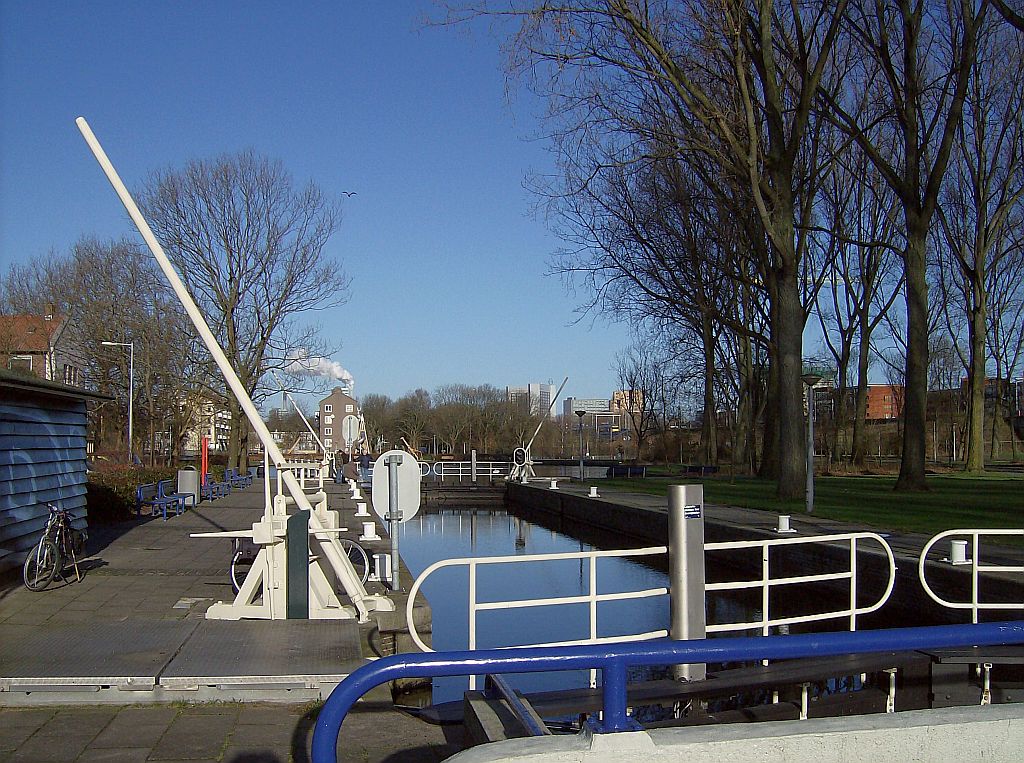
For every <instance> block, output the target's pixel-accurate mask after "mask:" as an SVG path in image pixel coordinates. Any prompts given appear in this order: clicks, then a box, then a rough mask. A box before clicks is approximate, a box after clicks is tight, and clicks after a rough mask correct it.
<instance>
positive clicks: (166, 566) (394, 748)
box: [0, 485, 461, 763]
mask: <svg viewBox="0 0 1024 763" xmlns="http://www.w3.org/2000/svg"><path fill="white" fill-rule="evenodd" d="M329 492H335V487H334V486H333V485H331V486H329ZM331 505H332V508H333V507H336V506H337V503H336V501H335V500H334V499H333V498H332V501H331ZM262 506H263V494H262V485H254V486H253V487H250V488H248V489H246V490H241V491H234V492H232V494H231V496H229V497H227V498H222V499H220V500H218V501H215V502H204V503H202V504H200V505H199V507H198V508H197V509H195V510H189V511H187V512H186V513H185V514H183V515H181V516H179V517H171V518H170V519H169V520H168V521H167V522H164V521H162V520H160V519H150V518H148V517H143V518H142V519H139V520H133V521H131V522H124V523H119V524H118V525H114V526H111V527H99V528H93V529H92V532H91V536H92V537H90V541H89V546H88V547H87V551H88V554H89V555H88V556H87V557H86V558H85V559H83V560H82V561H81V566H82V568H83V570H84V572H85V575H84V579H83V580H82V581H80V582H78V581H74V577H73V576H72V578H71V580H72V581H74V582H66V583H61V582H60V581H57V582H55V583H54V584H52V585H51V587H49V588H47V589H46V590H44V591H42V592H39V593H33V592H31V591H28V590H26V589H25V588H24V587H23V586H22V585H21V581H20V578H18V579H7V580H5V581H2V582H0V681H3V679H4V676H18V675H26V673H25V665H24V663H25V662H28V661H31V660H26V658H25V655H26V654H33V655H34V652H33V650H32V649H31V647H32V645H33V644H36V645H38V648H36V649H35V652H42V654H39V657H41V658H42V659H41V660H40V662H42V663H43V664H44V666H45V664H46V663H51V664H53V665H55V666H57V667H56V668H55V670H54V671H51V673H50V674H47V673H45V672H44V673H42V675H51V674H56V675H61V676H67V675H72V676H74V675H83V676H90V675H97V671H99V673H98V674H99V675H115V676H117V675H125V674H124V673H118V672H117V670H118V669H120V668H116V669H115V668H113V667H111V666H114V665H118V666H122V665H125V664H126V663H127V667H126V668H125V669H126V670H127V669H131V670H135V671H137V672H139V671H141V672H142V673H143V674H145V672H146V670H149V669H150V668H152V665H153V664H155V665H156V666H157V671H158V672H164V673H165V674H166V672H167V669H168V665H173V662H171V663H169V662H168V660H172V661H173V660H174V659H177V658H180V657H182V656H187V655H186V654H185V653H186V652H187V649H188V647H189V646H193V645H195V644H196V643H197V639H196V638H195V636H193V635H191V634H193V633H194V632H195V633H198V631H194V630H193V628H202V627H206V626H228V627H233V628H234V630H238V631H249V630H253V629H256V630H255V631H253V632H254V633H256V637H257V638H259V634H258V632H256V631H258V629H259V628H260V627H269V628H272V629H273V631H274V633H272V634H270V636H275V635H276V637H278V639H279V637H280V635H281V634H280V633H277V631H280V630H281V629H285V630H286V631H287V634H286V635H288V636H289V638H290V637H291V634H293V633H294V632H295V626H298V628H299V630H300V631H307V630H308V631H309V632H308V634H307V633H301V634H300V635H301V636H304V637H305V636H308V637H310V638H315V637H316V636H317V634H316V633H315V631H317V630H319V631H320V633H321V634H322V633H323V631H324V628H323V627H322V626H326V627H327V629H329V630H330V629H332V628H335V629H337V633H339V634H340V633H341V632H342V631H343V630H345V628H344V627H343V623H345V622H346V621H322V620H321V621H277V622H267V621H240V622H237V623H230V622H225V621H207V620H205V612H206V609H207V608H208V607H209V606H210V604H212V603H213V602H214V601H218V600H223V601H230V600H231V599H232V598H233V594H232V591H231V586H230V584H229V581H228V577H227V570H228V564H229V560H230V540H227V539H220V538H217V539H198V538H190V537H188V536H189V533H192V532H203V531H218V530H229V529H244V528H248V527H250V526H251V525H252V523H253V522H254V521H256V520H257V519H258V517H259V515H260V514H261V512H262ZM352 511H353V512H354V511H355V508H354V504H353V506H352ZM347 524H348V525H349V526H350V527H351V528H353V531H352V532H350V533H349V535H351V536H352V537H354V536H355V535H357V534H358V532H357V531H356V528H358V527H359V524H358V523H357V522H355V521H353V522H348V523H347ZM380 534H381V535H382V536H383V535H385V534H384V533H383V532H382V533H380ZM385 543H386V541H381V542H380V543H370V544H365V545H367V546H368V547H369V549H368V550H370V551H379V550H383V549H384V544H385ZM378 546H379V548H378ZM371 592H377V591H376V590H373V589H371ZM347 622H349V623H351V621H347ZM165 626H167V627H165ZM178 626H182V627H178ZM306 626H311V628H307V627H306ZM169 629H170V630H171V631H173V632H175V633H176V632H177V631H181V632H182V633H187V634H188V638H189V639H190V640H188V641H183V642H181V644H184V645H183V646H182V645H180V644H179V642H174V645H172V647H171V650H170V651H173V650H174V649H178V650H179V652H181V654H166V653H163V652H161V649H163V650H164V652H166V651H167V648H166V645H163V642H160V644H158V647H159V648H158V647H152V648H150V649H149V650H148V651H147V650H140V653H139V654H127V655H126V654H125V652H126V651H130V650H126V649H125V648H124V647H123V646H121V644H122V643H123V642H122V641H117V642H116V643H114V641H115V637H116V638H117V639H123V640H125V641H128V642H131V640H132V638H133V634H135V639H136V640H137V641H143V640H145V638H146V636H147V634H149V633H152V632H156V633H158V634H162V633H166V632H167V631H168V630H169ZM350 630H351V631H355V630H356V629H355V628H351V629H350ZM75 634H78V636H77V637H76V636H75ZM110 634H113V635H110ZM97 635H99V638H98V639H97V638H96V637H97ZM264 635H265V636H266V635H267V634H264ZM373 636H374V629H373V625H372V624H371V625H364V626H361V627H360V628H359V629H358V633H357V637H356V638H353V639H352V640H351V644H355V649H356V654H355V655H354V657H355V658H356V660H355V662H352V661H351V660H350V661H348V662H347V663H342V662H339V661H338V660H335V662H334V669H333V670H330V671H329V672H334V673H347V672H349V671H350V670H351V669H352V668H353V667H354V666H355V665H358V664H361V662H362V661H363V660H362V657H366V656H372V650H373ZM338 638H340V636H339V637H338ZM338 638H335V639H332V642H333V643H331V644H327V645H326V647H325V645H323V644H316V643H312V642H310V643H309V644H303V643H292V642H290V643H289V647H290V648H289V649H288V650H287V654H283V655H281V661H283V662H282V664H283V666H284V669H285V670H286V671H298V670H301V665H302V664H304V663H303V660H304V659H305V658H312V659H313V660H314V662H316V660H320V662H321V663H322V662H323V661H324V658H325V655H326V657H327V658H331V657H332V656H333V655H334V654H336V653H337V649H338V648H340V647H337V645H338V643H340V642H338ZM97 641H98V642H99V643H97ZM360 642H361V645H362V649H361V651H362V655H361V656H360V655H359V651H360ZM53 643H59V644H61V646H60V647H57V649H60V654H54V656H53V658H52V659H50V658H47V657H46V654H45V652H46V650H47V649H51V650H54V647H52V646H48V645H49V644H53ZM345 644H346V645H345V648H346V649H350V646H348V644H349V642H347V641H346V642H345ZM258 646H259V643H258V642H257V643H256V644H255V648H253V649H252V650H251V651H252V652H254V653H257V657H258V659H259V660H261V661H263V662H269V660H268V658H267V655H266V654H263V655H260V654H258V653H259V649H258ZM26 649H28V651H26ZM332 649H333V650H334V651H332ZM202 651H203V652H204V655H208V653H209V651H210V650H208V649H203V650H202ZM247 651H249V650H247ZM280 651H285V650H280ZM342 651H344V650H342ZM314 652H315V654H314ZM51 654H53V651H51ZM90 660H91V661H92V663H91V664H90V665H87V666H84V667H82V666H83V664H84V663H86V662H88V661H90ZM224 662H225V663H230V664H226V665H225V667H224V671H225V672H224V673H223V675H235V674H237V673H238V672H241V673H242V674H249V675H252V674H256V675H261V674H262V673H261V672H256V669H255V668H251V667H245V664H244V663H245V655H241V662H242V667H241V668H239V665H238V664H237V663H238V662H239V655H229V657H228V658H224ZM140 663H144V664H141V665H140ZM97 664H98V666H99V667H97ZM44 669H45V668H44ZM76 669H77V670H78V671H79V672H78V673H74V672H73V671H75V670H76ZM281 669H282V666H281V665H278V666H277V670H278V672H280V670H281ZM19 670H20V671H21V672H19ZM108 670H110V671H113V672H111V673H108V672H107V671H108ZM232 670H235V671H236V673H232V672H231V671H232ZM267 670H268V672H270V673H273V672H274V671H273V669H271V668H267ZM132 674H133V673H131V672H129V673H127V675H132ZM30 675H40V674H38V673H31V674H30ZM105 691H106V694H105V695H104V694H103V692H95V691H94V692H92V693H90V691H78V692H75V691H67V690H64V691H60V692H58V691H47V692H34V693H33V694H31V695H29V694H26V693H25V692H24V691H22V692H17V691H11V692H10V693H9V694H7V693H6V692H0V704H7V705H11V704H24V703H26V702H37V701H42V702H46V703H51V704H47V705H46V706H30V707H10V706H8V707H0V763H6V762H7V761H39V762H40V763H45V762H46V761H83V762H85V761H117V762H118V763H120V762H122V761H123V762H124V763H132V762H133V761H185V760H188V761H229V762H230V763H242V762H243V761H253V762H261V763H262V762H266V763H270V762H271V761H275V762H276V761H280V762H281V763H284V762H285V761H308V760H309V746H310V740H311V739H312V726H313V722H314V719H315V715H316V711H317V708H318V707H319V703H318V702H313V701H310V700H309V699H305V698H304V699H301V700H300V701H299V702H298V703H294V704H268V703H265V702H258V701H256V702H244V703H242V702H230V701H229V702H215V703H212V704H198V703H196V704H193V703H189V702H188V701H175V702H171V703H169V704H128V702H129V701H130V700H131V696H132V692H131V691H122V692H118V691H117V690H116V689H114V690H113V691H112V692H111V690H110V689H107V690H105ZM379 691H380V693H379V694H377V695H371V698H370V701H365V702H362V703H360V705H359V706H358V708H357V710H356V711H355V712H353V713H352V714H351V715H350V716H349V718H348V719H347V720H346V722H345V724H344V726H343V728H342V731H341V736H340V742H339V755H338V759H339V760H341V761H406V760H408V761H439V760H443V759H444V758H446V757H448V756H450V755H452V754H454V753H455V752H456V751H457V750H458V749H459V747H458V746H457V745H452V744H450V743H449V741H448V740H447V739H446V738H445V734H444V730H443V729H442V728H441V727H438V726H431V725H428V724H426V723H424V722H422V721H420V720H418V719H415V718H413V717H411V716H409V715H407V714H405V713H402V712H400V711H398V710H395V709H394V707H393V705H392V704H391V702H390V701H386V700H389V699H390V697H389V696H387V693H386V691H384V690H379ZM111 693H113V694H114V699H113V700H112V699H111V697H110V695H111ZM5 694H7V697H6V698H5V696H4V695H5ZM119 694H123V695H124V697H125V700H124V701H125V704H119V703H118V701H119V700H118V696H117V695H119ZM296 694H297V695H299V696H302V692H296ZM312 694H313V696H315V692H312ZM47 695H49V696H47ZM180 696H182V697H183V698H185V699H186V700H187V699H188V698H189V697H190V696H192V695H191V694H190V692H188V691H182V692H180ZM12 698H13V699H14V702H13V703H12V702H11V701H10V700H11V699H12ZM96 702H108V703H111V704H106V705H104V704H92V703H96ZM62 703H67V704H62ZM73 703H75V704H73ZM86 703H89V704H86ZM458 734H459V735H461V728H459V730H458ZM456 741H459V740H456Z"/></svg>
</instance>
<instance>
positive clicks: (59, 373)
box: [0, 313, 86, 387]
mask: <svg viewBox="0 0 1024 763" xmlns="http://www.w3.org/2000/svg"><path fill="white" fill-rule="evenodd" d="M70 329H71V326H70V321H69V320H68V318H67V316H64V315H60V314H57V313H46V314H44V315H0V364H2V367H3V368H4V369H5V370H8V371H13V372H14V373H20V374H31V375H32V376H36V377H38V378H40V379H43V380H45V381H51V382H59V383H61V384H67V385H69V386H72V387H83V386H85V384H84V382H85V370H84V369H85V364H86V358H85V354H84V353H83V352H82V350H81V347H80V345H79V343H78V342H77V341H76V340H75V338H74V332H73V331H71V330H70Z"/></svg>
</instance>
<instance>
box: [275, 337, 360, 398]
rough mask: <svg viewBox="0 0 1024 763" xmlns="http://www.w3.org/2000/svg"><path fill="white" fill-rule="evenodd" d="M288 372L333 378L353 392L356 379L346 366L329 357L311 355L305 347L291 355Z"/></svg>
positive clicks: (287, 367)
mask: <svg viewBox="0 0 1024 763" xmlns="http://www.w3.org/2000/svg"><path fill="white" fill-rule="evenodd" d="M284 370H285V371H286V372H287V373H290V374H297V375H299V376H322V377H324V378H326V379H333V380H334V381H338V382H341V386H342V389H344V390H345V392H346V393H348V394H350V395H351V394H352V388H353V387H354V386H355V380H354V379H353V378H352V374H350V373H349V372H348V371H347V370H345V368H344V367H343V366H342V365H341V364H340V363H336V362H334V361H333V360H330V359H329V358H315V357H310V356H309V353H308V352H306V350H304V349H301V348H300V349H298V350H296V351H295V352H294V353H292V354H291V355H290V356H289V362H288V365H286V366H285V369H284Z"/></svg>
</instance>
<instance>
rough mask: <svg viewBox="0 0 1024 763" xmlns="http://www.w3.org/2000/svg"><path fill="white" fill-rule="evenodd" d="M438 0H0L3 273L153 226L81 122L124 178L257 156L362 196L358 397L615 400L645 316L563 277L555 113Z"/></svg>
mask: <svg viewBox="0 0 1024 763" xmlns="http://www.w3.org/2000/svg"><path fill="white" fill-rule="evenodd" d="M431 14H436V11H435V9H434V7H433V6H432V5H430V4H429V3H423V2H401V3H399V2H394V3H392V2H388V3H374V2H345V3H301V4H285V3H268V2H246V3H242V2H218V3H199V2H175V3H169V2H106V1H103V0H97V1H96V2H89V3H63V2H61V3H57V2H9V1H8V0H0V113H2V114H3V117H2V118H0V270H3V271H6V269H7V267H8V265H9V264H10V263H11V262H28V261H30V260H31V259H32V258H35V257H38V256H40V255H42V254H45V253H46V252H48V251H49V250H51V249H53V250H56V251H59V252H64V251H67V250H68V249H69V248H70V247H71V245H72V244H73V243H74V242H75V241H76V240H77V239H78V238H79V237H80V236H82V235H84V234H89V235H97V236H99V237H101V238H118V237H120V236H123V235H126V234H134V228H133V226H132V225H131V223H130V221H129V220H128V218H127V216H126V215H125V213H124V211H123V208H122V207H121V205H120V203H119V202H118V200H117V198H116V196H115V195H114V193H113V191H112V190H111V189H110V187H109V185H108V184H107V182H106V180H105V179H104V177H103V175H102V173H101V172H100V169H99V167H98V166H97V165H96V164H95V161H94V160H93V158H92V156H91V154H90V153H89V152H88V149H87V148H86V146H85V143H84V142H83V140H82V138H81V136H80V135H79V133H78V131H77V129H76V127H75V124H74V120H75V117H77V116H79V115H82V116H85V117H86V119H87V120H88V121H89V123H90V125H91V126H92V129H93V130H94V131H95V133H96V135H97V137H98V138H99V140H100V141H101V142H102V143H103V146H104V148H105V149H106V151H107V153H108V154H109V155H110V157H111V160H112V161H113V162H114V165H115V166H116V167H117V169H118V171H119V173H120V175H121V177H122V178H123V179H124V180H125V182H126V183H127V184H128V186H129V187H130V188H131V187H136V186H137V185H138V184H139V183H140V182H141V181H142V180H143V179H144V178H145V177H146V175H147V174H148V173H149V172H150V171H151V170H154V169H159V168H166V167H168V166H181V165H183V164H184V163H186V162H187V161H188V160H190V159H193V158H200V157H212V156H216V155H218V154H221V153H224V152H232V151H237V150H241V149H245V148H254V149H255V150H257V151H258V152H260V153H263V154H265V155H267V156H270V157H273V158H279V159H281V160H282V161H283V162H284V164H285V166H286V167H287V168H288V169H289V170H290V171H291V172H292V173H293V174H294V175H295V176H296V178H297V179H299V180H302V181H304V180H307V179H312V180H314V181H315V182H316V183H318V184H319V185H320V186H321V187H322V188H324V189H325V190H326V191H327V192H328V193H330V194H334V195H340V194H341V193H342V192H343V191H354V192H356V195H355V196H352V197H350V198H346V199H345V201H344V219H343V221H342V225H341V228H340V230H339V232H338V234H336V236H335V237H334V239H333V240H332V241H331V243H330V244H329V246H328V252H329V253H330V254H331V255H332V256H335V257H337V258H339V259H340V260H341V261H342V262H343V264H344V268H345V270H346V272H347V274H348V275H349V276H350V277H351V279H352V282H353V293H352V298H351V300H350V301H349V302H348V303H347V304H346V305H344V306H343V307H342V308H340V309H337V310H334V311H332V312H331V313H330V314H321V315H320V317H319V320H320V323H321V325H322V327H323V330H324V333H325V334H326V335H327V336H328V337H329V338H330V339H331V340H332V341H334V342H335V343H339V344H340V345H341V350H340V351H339V352H338V353H337V354H335V355H334V356H333V360H335V361H337V362H339V363H341V364H342V365H343V366H345V367H346V368H347V369H348V370H349V371H350V372H351V373H352V374H353V376H354V377H355V380H356V393H357V394H359V395H364V394H367V393H370V392H378V393H383V394H387V395H390V396H391V397H397V396H400V395H402V394H403V393H405V392H407V391H409V390H412V389H415V388H417V387H424V388H426V389H428V390H433V389H434V388H435V387H437V386H438V385H440V384H446V383H452V382H464V383H470V384H481V383H490V384H493V385H495V386H498V387H504V386H505V385H508V384H526V383H528V382H546V381H548V380H553V382H554V383H555V384H556V385H557V384H559V383H560V382H561V380H562V377H564V376H569V377H570V378H569V384H568V385H567V386H566V390H565V394H569V395H577V396H580V397H605V396H609V395H610V394H611V391H612V389H613V388H614V387H615V375H614V373H613V371H612V370H611V365H612V364H613V361H614V356H615V354H616V353H617V352H618V351H619V350H621V349H622V348H623V347H625V346H626V345H627V344H628V343H629V341H630V340H629V336H628V332H627V330H626V329H625V327H622V326H618V325H608V324H606V323H604V322H602V321H598V322H597V323H594V322H593V321H592V320H591V319H589V318H587V319H584V320H583V321H582V322H581V323H576V324H574V321H575V319H576V317H577V316H576V315H575V313H574V308H575V306H576V302H577V298H575V297H573V296H571V295H567V293H566V291H565V288H564V286H563V284H562V283H561V282H560V280H559V279H558V278H557V277H554V276H546V275H545V273H546V272H547V270H548V265H549V261H550V256H551V254H552V253H553V252H554V251H555V250H556V249H557V248H558V247H559V242H558V240H557V239H556V238H555V237H554V236H553V235H552V234H551V233H550V232H549V231H548V230H547V229H546V227H545V224H544V223H543V221H542V220H539V219H535V218H534V217H533V216H532V215H531V206H532V203H533V201H534V199H533V198H532V196H531V194H530V193H529V192H528V191H527V190H525V189H524V187H523V180H524V177H525V176H526V175H527V174H528V173H530V172H534V173H546V172H550V171H551V158H550V155H549V154H548V153H547V152H546V150H545V147H546V144H545V143H544V142H543V141H541V140H536V139H535V137H536V136H537V135H538V132H539V123H538V121H537V119H536V117H537V115H538V114H540V113H541V112H542V110H543V104H541V103H538V102H537V101H536V100H535V99H533V98H531V96H529V94H526V93H523V92H512V93H511V96H510V97H506V82H505V78H504V74H503V70H502V65H503V59H502V56H501V53H500V51H499V50H498V41H497V40H496V39H495V38H494V37H492V36H491V35H489V34H488V32H487V30H486V29H484V28H482V27H481V28H476V29H474V30H472V31H467V30H453V29H442V28H425V27H424V26H423V24H422V20H423V19H424V18H425V17H427V16H428V15H431Z"/></svg>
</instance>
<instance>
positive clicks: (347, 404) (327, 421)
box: [320, 387, 359, 453]
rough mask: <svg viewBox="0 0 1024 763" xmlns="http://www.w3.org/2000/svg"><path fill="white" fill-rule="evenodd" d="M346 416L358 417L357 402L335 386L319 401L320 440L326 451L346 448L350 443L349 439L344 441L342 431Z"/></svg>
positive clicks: (331, 451)
mask: <svg viewBox="0 0 1024 763" xmlns="http://www.w3.org/2000/svg"><path fill="white" fill-rule="evenodd" d="M346 416H354V417H356V418H358V416H359V404H358V403H357V402H356V399H355V398H354V397H352V396H351V395H350V394H348V393H347V392H346V391H345V390H344V389H342V388H341V387H335V388H334V390H333V391H332V392H331V394H330V395H328V396H327V397H325V398H324V399H323V400H321V401H320V442H322V443H323V444H324V448H325V449H326V450H327V452H328V453H334V452H336V451H339V450H346V449H347V448H349V447H351V445H352V443H351V441H349V442H346V440H345V433H344V431H343V429H344V424H343V422H344V421H345V417H346ZM357 431H358V430H357Z"/></svg>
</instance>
